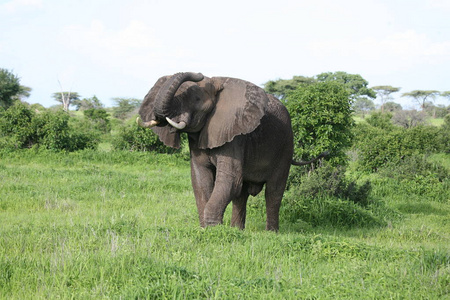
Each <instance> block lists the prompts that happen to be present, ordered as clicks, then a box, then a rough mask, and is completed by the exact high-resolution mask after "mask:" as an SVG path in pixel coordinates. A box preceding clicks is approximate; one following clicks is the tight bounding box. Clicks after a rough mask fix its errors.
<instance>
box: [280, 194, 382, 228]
mask: <svg viewBox="0 0 450 300" xmlns="http://www.w3.org/2000/svg"><path fill="white" fill-rule="evenodd" d="M285 198H286V199H285V202H284V204H283V210H282V213H283V218H285V219H287V220H288V221H290V222H293V223H295V222H306V223H309V224H310V225H312V226H325V227H328V226H330V227H344V228H350V227H372V226H382V225H385V224H386V222H385V217H386V215H383V212H382V211H381V210H380V211H378V209H377V208H376V207H375V206H373V207H369V208H363V207H361V206H360V205H358V204H356V203H353V202H351V201H347V200H343V199H339V198H336V197H329V196H328V197H318V198H310V197H303V196H302V195H301V194H293V193H288V195H287V196H286V197H285Z"/></svg>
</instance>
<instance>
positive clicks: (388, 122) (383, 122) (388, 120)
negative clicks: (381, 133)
mask: <svg viewBox="0 0 450 300" xmlns="http://www.w3.org/2000/svg"><path fill="white" fill-rule="evenodd" d="M366 122H367V123H369V124H370V125H372V126H373V127H376V128H380V129H385V130H392V129H393V128H394V126H393V124H392V114H391V113H382V112H374V113H372V114H371V115H370V116H369V117H368V118H367V119H366Z"/></svg>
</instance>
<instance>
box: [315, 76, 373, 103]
mask: <svg viewBox="0 0 450 300" xmlns="http://www.w3.org/2000/svg"><path fill="white" fill-rule="evenodd" d="M316 78H317V81H319V82H330V81H336V82H339V83H341V84H343V85H344V86H345V88H346V89H347V92H348V93H349V95H350V98H351V99H352V100H353V101H354V100H356V99H358V98H361V97H363V98H365V97H369V98H375V97H376V93H375V92H374V91H373V90H372V89H371V88H369V87H368V85H369V82H368V81H367V80H365V79H364V78H362V76H361V75H359V74H348V73H346V72H342V71H340V72H334V73H333V72H326V73H321V74H319V75H317V76H316Z"/></svg>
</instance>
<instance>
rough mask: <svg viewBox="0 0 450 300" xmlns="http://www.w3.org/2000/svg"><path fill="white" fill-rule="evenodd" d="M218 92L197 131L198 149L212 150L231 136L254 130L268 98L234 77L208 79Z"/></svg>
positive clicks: (254, 87)
mask: <svg viewBox="0 0 450 300" xmlns="http://www.w3.org/2000/svg"><path fill="white" fill-rule="evenodd" d="M212 82H213V84H214V86H215V87H216V90H217V91H219V92H218V94H216V105H215V108H214V109H213V111H212V112H211V114H210V116H209V118H208V120H207V121H206V124H205V126H204V127H203V129H202V130H201V132H200V137H199V144H198V145H199V147H200V148H201V149H206V148H209V149H212V148H216V147H220V146H222V145H223V144H225V143H227V142H231V141H232V140H233V138H234V137H235V136H238V135H243V134H247V133H250V132H252V131H254V130H255V129H256V128H257V127H258V126H259V124H260V123H261V118H262V117H263V116H264V114H265V108H266V106H267V103H268V102H269V99H268V97H267V94H266V93H265V92H264V90H263V89H261V88H260V87H258V86H256V85H254V84H253V83H250V82H247V81H244V80H240V79H235V78H220V77H216V78H212Z"/></svg>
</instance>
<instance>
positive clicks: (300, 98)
mask: <svg viewBox="0 0 450 300" xmlns="http://www.w3.org/2000/svg"><path fill="white" fill-rule="evenodd" d="M350 104H351V103H350V100H349V93H348V91H347V90H346V88H345V86H344V85H343V84H340V83H338V82H321V83H316V84H311V85H308V86H300V87H298V88H297V90H296V91H294V92H292V93H290V94H289V95H288V97H287V101H286V106H287V108H288V110H289V113H290V115H291V119H292V129H293V131H294V155H295V159H300V160H309V159H311V158H312V157H317V156H319V154H321V153H323V152H325V151H329V152H330V155H329V156H328V157H327V158H326V160H329V161H332V163H333V164H334V165H339V164H345V163H346V161H347V156H346V153H345V150H346V148H348V147H349V146H351V144H352V138H353V133H352V131H351V127H352V126H353V125H354V121H353V117H352V110H351V105H350Z"/></svg>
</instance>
